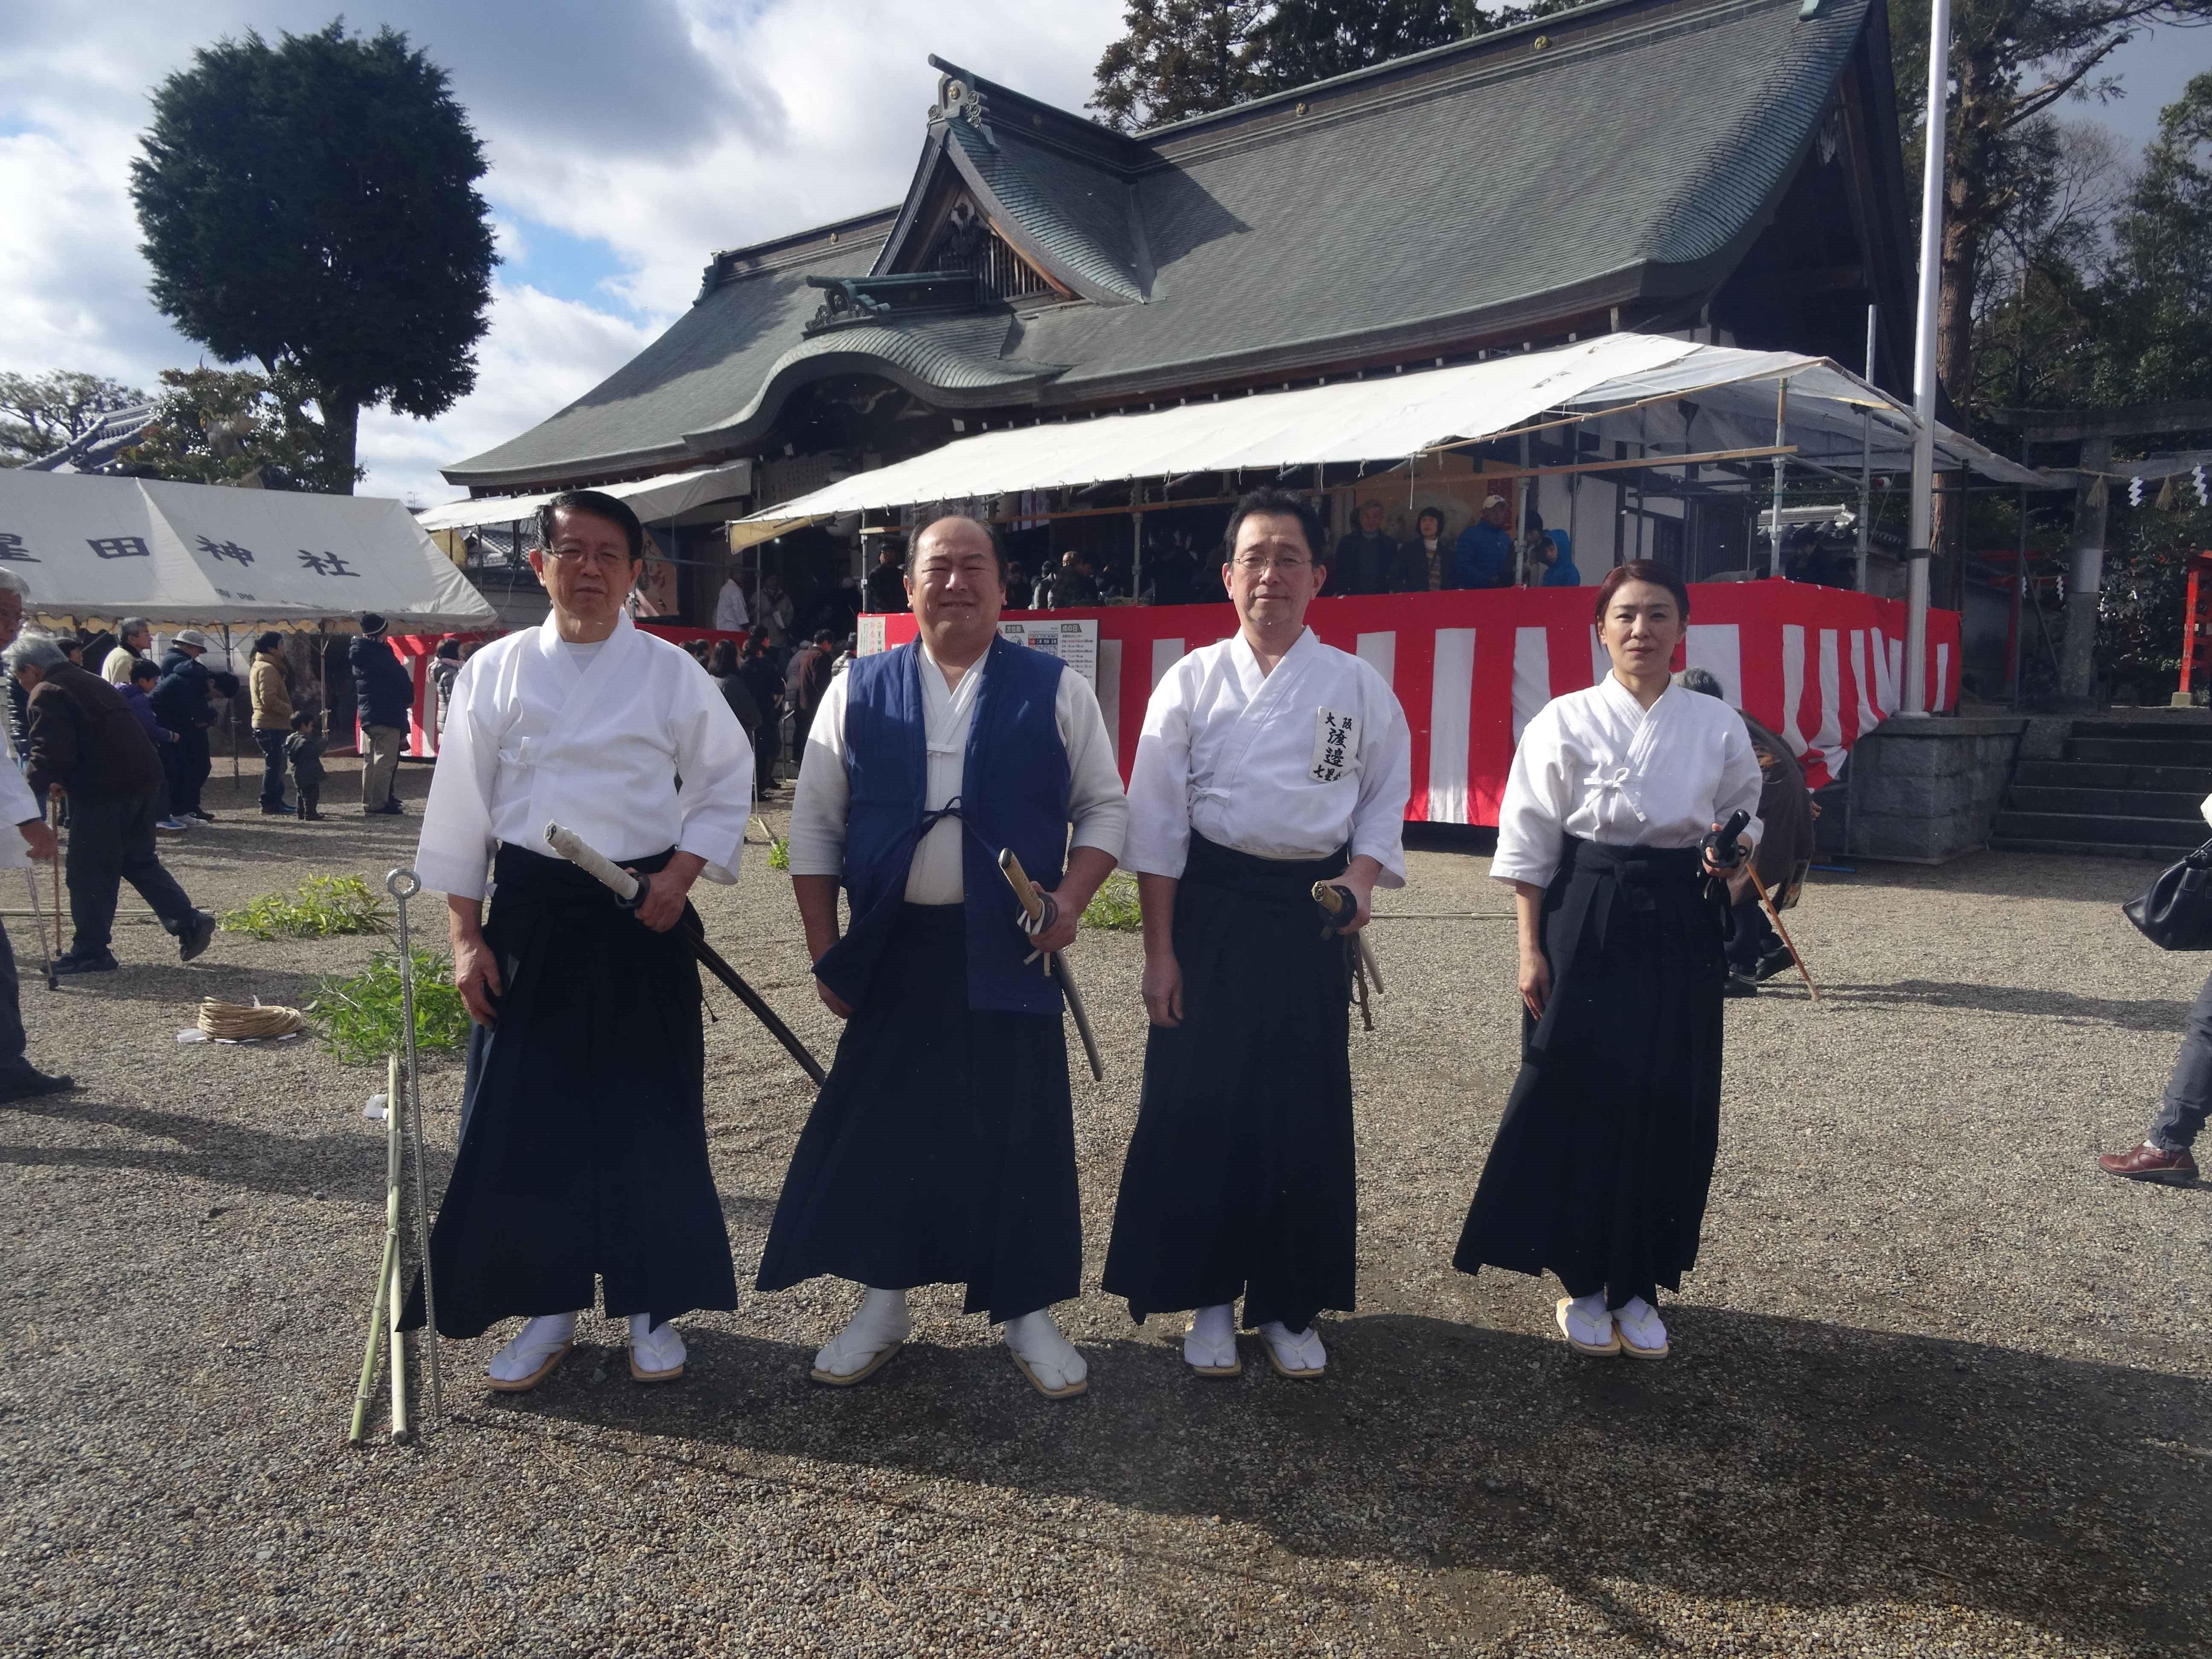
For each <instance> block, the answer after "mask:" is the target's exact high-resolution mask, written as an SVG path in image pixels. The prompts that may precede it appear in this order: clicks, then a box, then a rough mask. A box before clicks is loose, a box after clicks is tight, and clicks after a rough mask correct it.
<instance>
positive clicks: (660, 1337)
mask: <svg viewBox="0 0 2212 1659" xmlns="http://www.w3.org/2000/svg"><path fill="white" fill-rule="evenodd" d="M629 1355H630V1361H631V1363H632V1364H635V1366H636V1367H637V1368H638V1370H641V1371H644V1372H647V1373H648V1374H654V1373H658V1372H660V1371H672V1370H676V1369H677V1368H678V1366H680V1365H682V1364H683V1363H684V1339H683V1338H682V1337H680V1336H678V1334H676V1327H674V1326H673V1325H666V1324H662V1325H655V1324H654V1323H653V1316H652V1315H651V1314H649V1313H636V1314H632V1315H631V1316H629Z"/></svg>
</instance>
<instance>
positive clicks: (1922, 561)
mask: <svg viewBox="0 0 2212 1659" xmlns="http://www.w3.org/2000/svg"><path fill="white" fill-rule="evenodd" d="M1950 65H1951V0H1933V3H1932V4H1931V5H1930V6H1929V18H1928V94H1929V95H1928V138H1927V145H1926V151H1927V153H1926V155H1925V157H1924V160H1923V170H1922V173H1921V179H1920V292H1919V296H1918V297H1919V304H1918V307H1917V314H1916V316H1915V319H1914V329H1913V341H1912V410H1913V413H1914V415H1915V416H1917V422H1916V424H1915V425H1914V427H1913V428H1912V533H1911V539H1910V540H1909V541H1907V542H1906V544H1905V706H1904V707H1903V708H1900V709H1899V710H1898V712H1899V714H1903V715H1904V716H1905V718H1907V719H1908V720H1917V719H1920V718H1922V717H1923V716H1924V715H1925V714H1927V713H1928V556H1929V546H1928V542H1929V531H1930V530H1931V529H1932V527H1933V526H1934V524H1935V519H1936V497H1935V483H1936V394H1937V390H1938V388H1937V386H1936V303H1937V301H1938V299H1939V297H1940V295H1941V293H1942V275H1943V273H1942V261H1943V182H1944V176H1945V175H1944V162H1943V140H1944V136H1945V126H1946V123H1945V120H1944V110H1945V109H1946V107H1947V99H1946V94H1947V92H1948V85H1949V76H1950Z"/></svg>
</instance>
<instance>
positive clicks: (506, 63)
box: [0, 0, 2212, 503]
mask: <svg viewBox="0 0 2212 1659" xmlns="http://www.w3.org/2000/svg"><path fill="white" fill-rule="evenodd" d="M333 9H334V0H320V3H296V0H263V3H259V4H252V3H242V0H201V3H196V4H193V5H190V6H179V5H176V4H174V3H166V4H153V3H144V0H106V3H104V4H102V5H100V6H99V7H98V8H96V9H93V10H92V11H90V12H88V13H78V12H76V9H75V8H73V7H60V6H21V7H15V6H8V7H0V224H4V225H5V226H6V227H7V228H8V233H9V234H8V236H7V248H6V258H4V260H0V368H6V369H12V370H15V371H16V372H19V373H25V374H37V373H42V372H44V371H46V370H48V369H57V368H74V369H84V370H89V371H92V372H94V373H98V374H112V375H114V376H116V377H118V379H121V380H126V381H128V382H130V383H131V384H134V385H137V386H152V385H153V384H154V380H155V374H157V373H158V372H159V371H160V370H161V369H162V368H174V367H188V366H191V365H192V364H195V363H197V362H200V361H201V360H202V354H201V351H200V349H199V348H198V347H197V346H196V345H195V344H193V343H191V341H188V340H185V339H184V338H183V337H180V336H179V335H178V334H177V333H176V332H175V331H173V329H171V328H170V327H169V325H168V324H167V322H166V321H165V320H164V319H162V317H161V315H160V314H159V313H157V312H155V310H154V308H153V307H152V305H151V304H150V303H149V301H148V300H147V298H146V288H145V285H146V270H145V265H144V262H143V260H142V259H141V258H139V255H138V252H137V241H138V235H137V226H136V224H135V222H134V220H133V218H132V215H131V204H130V198H129V196H128V194H127V189H126V186H127V184H128V179H129V167H130V161H131V156H132V155H134V154H135V152H136V149H137V140H138V135H139V133H140V132H141V131H143V128H144V126H145V125H146V121H147V118H148V105H147V94H148V92H149V88H152V87H153V86H154V85H155V83H156V82H159V81H160V80H161V77H162V76H165V75H167V74H169V73H171V72H172V71H173V70H177V69H179V68H180V67H183V66H184V65H185V64H187V63H188V62H189V61H190V58H191V52H192V49H193V48H194V47H195V46H200V45H204V44H206V43H208V42H210V41H212V40H216V39H218V38H220V37H222V36H223V35H225V34H236V33H243V32H244V31H245V30H246V29H247V28H256V29H258V30H260V31H261V32H262V33H264V35H266V36H269V37H270V38H272V39H273V38H274V37H275V36H276V34H277V33H280V32H282V31H283V30H287V29H289V30H293V31H302V30H307V29H313V28H316V27H320V26H321V25H322V24H324V23H325V22H326V21H329V19H330V17H331V15H332V14H333ZM345 15H346V21H347V22H348V24H349V26H350V27H355V28H357V29H362V30H372V29H374V27H376V26H377V25H379V24H383V23H390V24H392V26H394V27H398V28H401V29H404V30H405V31H406V32H407V33H408V34H409V35H410V37H411V38H412V39H413V40H414V41H415V42H416V44H417V45H419V46H422V47H424V48H426V49H427V50H428V52H430V54H431V56H432V57H433V58H435V59H436V60H437V61H438V62H439V63H441V64H444V65H445V66H446V67H447V70H449V71H450V72H451V74H452V76H453V87H454V91H455V93H456V94H457V95H458V97H459V100H460V101H461V103H462V104H463V105H464V106H465V107H466V108H467V110H468V112H469V114H470V117H471V119H472V120H473V121H474V123H475V125H476V127H477V131H478V133H479V134H480V135H481V136H482V137H483V140H484V143H485V146H486V149H487V150H488V153H489V158H490V163H491V171H490V173H489V177H488V178H487V179H486V180H485V181H484V185H483V189H484V193H485V195H486V197H487V198H488V199H489V202H490V204H491V208H492V211H493V213H494V215H495V217H496V219H497V222H498V226H499V241H500V252H501V256H502V258H503V260H504V263H503V264H501V267H500V269H499V271H498V273H497V275H496V278H495V296H494V300H493V306H492V316H491V331H490V333H489V336H488V337H486V339H485V341H484V343H483V347H482V349H481V354H480V355H481V365H480V368H479V373H478V376H477V391H476V392H474V393H473V394H472V395H471V396H470V397H469V398H465V399H464V400H463V401H462V402H461V403H459V404H457V405H456V406H455V407H454V408H453V410H449V411H448V412H447V414H446V415H445V416H442V417H441V418H440V419H438V420H436V421H432V422H420V421H411V420H404V419H399V418H396V417H394V416H389V415H386V414H383V413H373V414H369V415H367V416H364V418H363V420H362V464H363V465H366V466H367V467H368V470H369V477H368V482H367V483H365V484H364V485H362V490H363V492H364V493H368V494H376V495H397V496H400V497H402V498H405V499H410V500H412V501H416V502H418V503H426V502H430V501H442V500H445V499H447V498H448V497H450V496H452V495H457V494H459V493H460V492H458V491H455V490H453V489H450V488H449V487H448V486H447V485H446V484H445V483H444V482H443V480H441V478H440V477H438V472H437V469H438V467H439V465H441V463H444V462H449V461H453V460H456V459H460V458H461V457H463V456H465V455H469V454H472V453H476V452H477V451H479V450H482V449H485V448H488V447H490V446H491V445H493V444H495V443H498V442H500V441H503V440H505V439H507V438H508V437H511V436H513V435H514V434H516V433H517V432H520V431H522V430H523V429H525V428H527V427H529V426H531V425H532V424H534V423H535V422H538V421H539V420H542V419H544V417H545V416H547V415H550V413H552V412H553V411H554V410H556V409H558V408H559V407H561V405H562V404H565V403H567V402H568V400H569V399H570V398H574V397H575V396H576V395H577V394H579V393H580V392H583V391H584V390H585V389H586V388H587V387H589V386H592V384H594V383H595V382H597V381H598V380H599V379H601V378H602V377H603V376H605V374H607V373H608V372H609V371H610V370H611V369H612V368H616V367H617V365H619V364H620V363H622V362H624V361H625V360H626V359H628V358H629V356H631V355H632V354H633V353H635V351H636V350H637V349H639V348H640V347H641V346H642V345H643V344H644V343H646V342H647V341H648V340H650V339H652V338H653V336H654V335H655V334H657V333H658V332H659V331H660V330H661V329H662V328H664V327H665V326H666V325H667V323H668V322H669V321H670V319H672V318H673V317H675V316H676V315H678V313H681V312H682V311H683V309H684V307H685V306H687V305H688V304H689V303H690V300H691V297H692V295H693V294H694V293H695V292H696V289H697V286H698V281H699V271H700V268H701V266H702V265H703V264H705V263H706V259H707V257H708V253H709V252H711V251H712V250H714V249H715V248H718V247H729V246H738V245H741V244H744V243H747V242H752V241H757V240H762V239H763V238H766V237H769V236H774V235H777V234H781V233H783V232H786V231H789V230H794V229H799V228H803V227H805V226H807V225H810V224H815V223H819V222H823V221H825V220H829V219H833V218H836V217H839V216H843V215H847V214H851V213H858V212H861V211H865V210H868V209H871V208H875V207H880V206H883V205H885V204H889V203H891V202H894V201H896V200H897V198H898V197H900V196H901V195H902V193H903V191H905V189H906V185H907V181H908V175H909V173H911V171H912V168H913V166H914V161H915V155H916V153H917V151H918V148H919V145H920V143H921V137H922V116H923V112H924V111H925V110H926V109H927V107H928V106H929V103H930V101H931V99H932V97H933V94H934V91H935V84H936V74H935V71H934V70H931V69H930V68H929V65H928V63H927V58H928V55H929V54H930V53H931V52H936V53H938V54H939V55H940V56H943V57H945V58H951V60H953V61H954V62H957V63H960V64H964V65H966V66H967V67H969V68H970V69H972V70H975V72H976V73H977V74H979V75H983V76H988V77H990V78H991V79H994V80H998V81H1003V82H1007V83H1008V84H1010V85H1013V86H1018V87H1020V88H1022V89H1023V90H1024V91H1026V92H1029V93H1030V94H1033V95H1035V96H1037V97H1040V98H1043V99H1046V100H1049V101H1052V102H1054V103H1058V104H1060V105H1061V106H1063V107H1066V108H1070V109H1079V108H1080V107H1081V106H1082V104H1083V101H1084V100H1085V97H1086V96H1087V95H1088V94H1089V93H1090V90H1091V67H1092V65H1093V64H1096V63H1097V58H1098V54H1099V52H1100V51H1101V50H1102V49H1103V47H1104V46H1105V44H1106V42H1107V41H1108V40H1110V39H1112V38H1113V36H1114V35H1115V34H1116V33H1118V32H1119V27H1118V25H1119V19H1120V15H1121V0H1049V3H1040V0H1028V3H1024V0H960V3H957V4H954V3H946V0H908V3H903V4H901V3H895V0H842V3H839V4H836V5H829V4H823V3H820V0H811V3H809V0H626V3H624V4H622V5H620V6H616V5H611V4H606V3H604V0H528V3H521V0H459V3H455V0H372V3H368V4H358V5H356V6H353V7H349V8H347V9H346V12H345ZM2206 67H2212V34H2208V33H2192V34H2181V35H2170V36H2169V37H2168V39H2167V40H2164V41H2150V40H2146V41H2142V42H2139V43H2137V44H2136V46H2132V47H2130V49H2128V51H2127V52H2126V53H2125V55H2124V59H2123V61H2122V63H2121V64H2120V69H2121V73H2122V77H2123V81H2124V85H2125V86H2126V87H2127V88H2128V96H2127V97H2126V98H2125V99H2124V100H2121V101H2120V102H2119V103H2118V104H2113V105H2109V106H2105V107H2104V108H2102V109H2100V110H2099V111H2096V112H2093V118H2097V119H2100V120H2102V121H2104V122H2105V123H2106V124H2107V125H2111V126H2113V127H2115V128H2116V129H2118V130H2119V131H2121V133H2122V134H2123V135H2124V137H2126V138H2127V139H2128V141H2129V143H2130V149H2132V148H2134V147H2136V146H2138V145H2140V143H2142V139H2143V138H2144V137H2147V136H2148V133H2149V132H2150V131H2151V130H2152V129H2153V127H2154V125H2155V121H2156V115H2157V110H2158V107H2159V106H2160V104H2161V103H2163V102H2165V101H2166V100H2169V99H2171V98H2172V96H2174V95H2175V94H2177V93H2178V92H2179V88H2180V86H2181V84H2182V82H2184V81H2185V79H2186V78H2187V76H2188V75H2189V74H2190V73H2191V71H2192V70H2197V69H2203V68H2206ZM2073 113H2074V115H2075V117H2076V118H2084V117H2087V116H2088V115H2089V114H2090V112H2086V111H2083V110H2081V109H2080V108H2079V106H2076V107H2075V109H2074V111H2073Z"/></svg>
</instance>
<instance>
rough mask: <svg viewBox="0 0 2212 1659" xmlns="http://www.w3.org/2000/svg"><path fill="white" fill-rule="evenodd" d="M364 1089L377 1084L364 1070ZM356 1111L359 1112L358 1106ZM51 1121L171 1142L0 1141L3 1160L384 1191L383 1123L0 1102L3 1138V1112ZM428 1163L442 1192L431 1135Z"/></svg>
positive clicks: (341, 1193)
mask: <svg viewBox="0 0 2212 1659" xmlns="http://www.w3.org/2000/svg"><path fill="white" fill-rule="evenodd" d="M362 1078H363V1082H362V1089H361V1093H360V1095H359V1096H358V1097H356V1098H358V1099H360V1100H366V1099H368V1096H369V1095H370V1093H371V1092H372V1091H374V1090H376V1089H380V1088H381V1087H382V1086H383V1084H382V1081H381V1079H371V1077H370V1074H369V1073H367V1072H364V1073H362ZM354 1109H355V1110H356V1112H358V1111H359V1110H360V1107H359V1106H358V1105H356V1107H355V1108H354ZM11 1113H14V1114H20V1115H24V1116H35V1117H42V1118H47V1119H50V1120H52V1121H54V1122H57V1123H84V1124H98V1125H100V1126H101V1127H105V1128H110V1129H120V1130H122V1131H124V1132H125V1133H129V1134H132V1135H143V1136H145V1137H147V1138H148V1139H155V1140H161V1141H163V1142H167V1143H169V1144H167V1145H164V1146H116V1145H112V1144H110V1145H97V1146H13V1145H9V1144H6V1143H4V1142H0V1164H15V1165H19V1166H25V1167H31V1166H40V1165H43V1166H46V1167H50V1168H56V1167H58V1168H68V1169H80V1170H147V1171H149V1173H152V1174H155V1175H160V1176H172V1177H174V1176H182V1177H185V1178H186V1179H191V1180H197V1181H205V1182H210V1183H211V1184H213V1185H216V1186H221V1187H239V1188H245V1189H246V1191H249V1192H257V1193H275V1194H284V1195H289V1196H291V1197H295V1198H309V1197H313V1196H314V1195H315V1194H321V1195H322V1196H323V1197H325V1198H331V1199H337V1200H343V1201H346V1202H350V1203H360V1204H368V1205H374V1206H378V1207H379V1208H381V1206H383V1203H384V1194H385V1184H384V1183H385V1164H384V1153H383V1150H382V1147H383V1143H382V1139H381V1136H382V1133H383V1130H382V1128H381V1127H380V1126H377V1125H368V1124H365V1125H364V1127H369V1128H373V1129H374V1130H375V1133H376V1135H377V1137H378V1139H374V1140H371V1139H367V1138H365V1137H363V1136H361V1135H355V1134H331V1133H323V1134H317V1135H307V1136H295V1135H282V1134H270V1133H267V1132H266V1131H264V1130H260V1129H248V1128H241V1127H239V1126H238V1125H236V1124H231V1123H216V1122H212V1121H210V1120H208V1119H206V1118H204V1117H194V1116H192V1115H190V1114H188V1113H185V1112H164V1111H157V1110H155V1109H152V1108H150V1107H143V1106H120V1105H115V1104H112V1103H107V1102H103V1101H97V1100H88V1099H87V1098H86V1097H84V1096H82V1095H52V1096H47V1097H44V1098H41V1099H37V1100H19V1101H11V1102H9V1103H7V1104H5V1105H0V1135H4V1134H5V1133H7V1122H8V1117H9V1114H11ZM427 1152H428V1156H427V1158H425V1160H424V1162H425V1164H426V1165H427V1169H426V1173H427V1174H428V1176H429V1182H430V1190H431V1191H432V1192H433V1193H437V1192H441V1191H443V1190H444V1188H445V1184H446V1177H447V1176H448V1175H449V1174H451V1173H452V1169H453V1155H452V1154H451V1153H450V1152H447V1151H446V1149H445V1148H444V1147H443V1146H440V1145H437V1144H436V1143H435V1141H434V1142H433V1143H432V1144H431V1145H430V1146H428V1148H427Z"/></svg>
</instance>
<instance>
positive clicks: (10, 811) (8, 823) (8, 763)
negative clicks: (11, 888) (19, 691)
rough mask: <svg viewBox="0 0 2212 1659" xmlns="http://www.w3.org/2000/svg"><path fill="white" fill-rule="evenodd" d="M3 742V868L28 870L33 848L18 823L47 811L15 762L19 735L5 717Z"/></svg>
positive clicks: (0, 735) (0, 781)
mask: <svg viewBox="0 0 2212 1659" xmlns="http://www.w3.org/2000/svg"><path fill="white" fill-rule="evenodd" d="M0 745H4V746H5V750H6V758H5V759H4V760H0V870H27V869H29V868H30V867H31V849H30V848H28V847H27V846H25V845H24V844H23V833H22V831H21V829H19V828H18V827H17V826H18V825H20V824H25V823H29V822H30V821H31V820H32V819H33V818H37V817H45V816H46V814H45V813H44V812H43V811H41V810H40V806H39V798H38V797H37V796H36V795H34V794H33V793H31V785H30V781H29V780H28V779H27V778H26V777H24V775H23V769H22V768H21V767H20V766H18V765H17V764H16V763H15V733H14V732H11V731H9V729H8V722H7V721H6V720H0Z"/></svg>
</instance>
